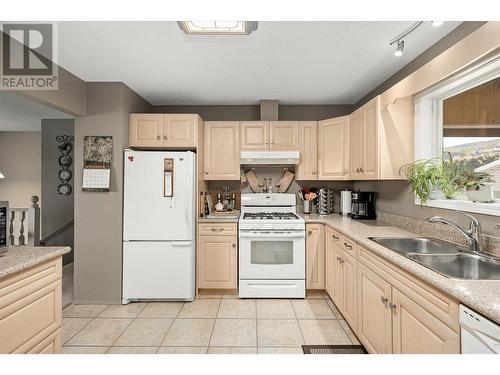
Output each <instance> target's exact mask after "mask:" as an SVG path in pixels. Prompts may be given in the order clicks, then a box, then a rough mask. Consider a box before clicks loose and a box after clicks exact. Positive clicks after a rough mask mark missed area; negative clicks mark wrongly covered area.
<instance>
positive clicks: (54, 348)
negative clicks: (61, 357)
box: [28, 329, 61, 354]
mask: <svg viewBox="0 0 500 375" xmlns="http://www.w3.org/2000/svg"><path fill="white" fill-rule="evenodd" d="M60 353H61V329H58V330H56V331H55V332H52V333H51V334H50V335H49V336H47V337H46V338H45V339H43V340H42V341H41V342H40V343H39V344H38V345H36V346H35V347H34V348H33V349H31V350H30V351H29V352H28V354H60Z"/></svg>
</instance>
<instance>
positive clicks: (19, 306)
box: [0, 257, 62, 354]
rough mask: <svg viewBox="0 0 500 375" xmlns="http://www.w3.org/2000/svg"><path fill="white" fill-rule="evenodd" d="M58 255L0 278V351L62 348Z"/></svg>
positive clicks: (51, 350) (41, 351)
mask: <svg viewBox="0 0 500 375" xmlns="http://www.w3.org/2000/svg"><path fill="white" fill-rule="evenodd" d="M61 272H62V261H61V257H59V258H57V259H55V260H50V261H48V262H45V263H42V264H39V265H36V266H34V267H32V268H29V269H27V270H25V271H22V272H18V273H15V274H13V275H11V276H8V277H6V278H5V279H2V280H0V353H51V354H55V353H60V352H61V322H62V306H61V296H62V293H61Z"/></svg>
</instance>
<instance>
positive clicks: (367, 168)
mask: <svg viewBox="0 0 500 375" xmlns="http://www.w3.org/2000/svg"><path fill="white" fill-rule="evenodd" d="M362 108H363V121H362V127H361V130H362V135H361V140H362V149H361V155H362V156H361V178H362V179H364V180H372V179H376V178H378V160H379V157H378V151H379V148H378V123H379V121H378V118H379V113H380V110H379V98H378V97H377V98H375V99H373V100H371V101H369V102H368V103H367V104H365V105H364V106H363V107H362Z"/></svg>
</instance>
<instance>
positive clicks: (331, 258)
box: [325, 228, 336, 299]
mask: <svg viewBox="0 0 500 375" xmlns="http://www.w3.org/2000/svg"><path fill="white" fill-rule="evenodd" d="M328 229H329V228H327V229H326V235H325V289H326V292H327V293H328V295H329V296H330V298H332V299H333V297H332V296H333V285H334V272H335V262H336V260H335V241H334V239H333V238H332V237H331V236H332V235H333V234H332V233H331V231H329V230H328Z"/></svg>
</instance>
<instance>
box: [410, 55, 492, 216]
mask: <svg viewBox="0 0 500 375" xmlns="http://www.w3.org/2000/svg"><path fill="white" fill-rule="evenodd" d="M415 129H416V130H415V153H416V155H415V156H416V159H417V160H419V159H432V158H436V157H440V156H443V157H444V158H447V157H448V155H450V156H451V159H452V160H453V163H454V165H455V166H456V167H457V171H459V172H453V174H454V176H457V181H459V182H460V183H459V184H457V186H464V185H465V182H469V183H472V181H473V180H474V178H476V177H477V176H482V177H483V179H482V180H481V182H484V183H481V184H480V186H479V185H478V187H477V188H475V187H472V188H468V189H466V188H461V189H458V190H457V192H456V193H455V194H454V195H453V196H451V197H450V194H449V193H448V194H446V195H447V196H448V198H447V199H446V198H444V195H443V194H433V195H432V196H431V198H430V199H429V200H428V201H427V202H425V204H426V205H428V206H431V207H439V208H447V209H455V210H462V211H469V212H476V213H483V214H488V215H495V216H500V56H498V55H497V56H495V57H493V58H490V59H489V60H487V61H482V62H480V63H478V64H477V65H476V66H474V67H471V68H468V69H466V70H464V71H462V72H459V73H457V74H455V75H454V76H453V77H451V78H449V79H448V80H445V81H444V82H441V83H439V84H437V85H435V86H434V87H431V88H429V89H427V90H425V91H424V92H422V93H420V94H418V95H416V96H415ZM464 171H465V173H464ZM435 190H439V187H437V188H435ZM478 190H480V192H479V193H478V192H477V191H478ZM444 191H445V190H444V189H443V190H442V192H444ZM478 194H479V195H478ZM485 197H486V198H485ZM415 203H416V204H424V203H423V202H421V201H420V200H419V199H418V197H417V198H416V200H415Z"/></svg>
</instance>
